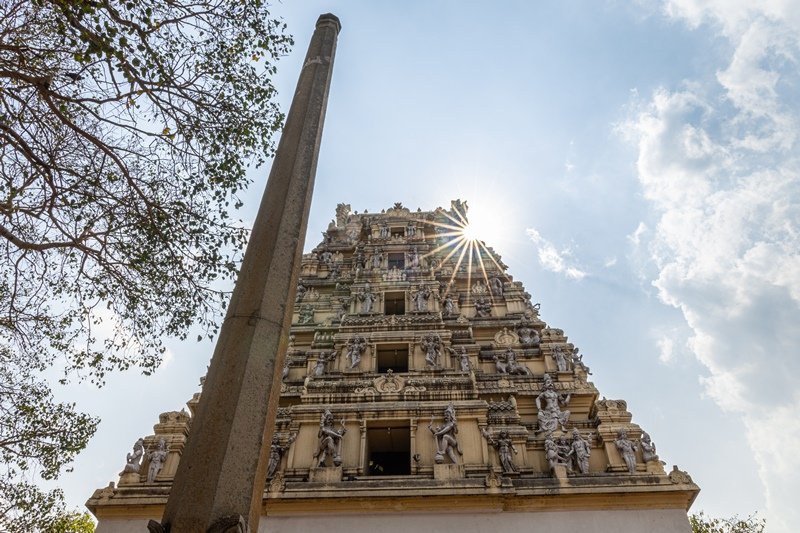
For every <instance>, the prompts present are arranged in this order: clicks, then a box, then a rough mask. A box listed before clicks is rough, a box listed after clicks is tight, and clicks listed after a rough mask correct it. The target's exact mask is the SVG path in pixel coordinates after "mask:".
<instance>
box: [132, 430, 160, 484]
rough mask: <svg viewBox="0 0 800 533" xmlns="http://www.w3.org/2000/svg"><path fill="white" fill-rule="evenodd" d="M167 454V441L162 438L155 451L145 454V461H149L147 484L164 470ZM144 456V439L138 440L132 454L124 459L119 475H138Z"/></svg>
mask: <svg viewBox="0 0 800 533" xmlns="http://www.w3.org/2000/svg"><path fill="white" fill-rule="evenodd" d="M167 454H168V452H167V441H166V439H164V438H163V437H162V438H161V439H159V440H158V444H157V445H156V449H155V450H153V451H152V452H150V453H149V454H147V459H148V460H149V461H150V466H149V467H148V469H147V482H148V483H153V482H154V481H155V479H156V476H157V475H158V473H159V472H161V469H162V468H164V463H165V462H166V460H167ZM144 456H145V453H144V439H139V440H137V441H136V443H135V444H134V445H133V453H129V454H128V455H127V456H126V457H125V467H124V468H123V469H122V472H120V475H122V474H128V473H134V474H138V473H139V471H140V470H141V469H142V459H143V458H144Z"/></svg>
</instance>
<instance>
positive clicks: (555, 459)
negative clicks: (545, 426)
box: [544, 431, 569, 471]
mask: <svg viewBox="0 0 800 533" xmlns="http://www.w3.org/2000/svg"><path fill="white" fill-rule="evenodd" d="M544 456H545V459H547V464H548V466H549V467H550V470H551V471H553V470H555V469H556V467H557V466H558V465H567V464H568V463H569V459H568V458H567V457H566V455H564V454H563V453H562V450H561V449H559V446H558V443H557V442H556V440H554V439H553V434H552V433H551V432H549V431H548V432H547V435H546V436H545V439H544Z"/></svg>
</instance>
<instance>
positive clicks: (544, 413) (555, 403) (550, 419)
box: [536, 374, 572, 432]
mask: <svg viewBox="0 0 800 533" xmlns="http://www.w3.org/2000/svg"><path fill="white" fill-rule="evenodd" d="M542 388H543V390H542V392H541V393H540V394H539V396H537V397H536V409H538V411H539V431H545V432H550V431H554V430H556V429H558V426H559V425H560V426H561V429H562V430H563V431H566V430H567V427H566V425H567V422H568V421H569V415H570V412H569V411H567V410H564V411H562V410H561V409H560V407H559V405H563V406H566V405H567V404H568V403H569V400H570V398H571V397H572V395H571V394H567V395H566V396H564V395H562V394H559V393H558V392H556V390H555V385H553V379H552V378H551V377H550V375H549V374H545V375H544V384H543V385H542Z"/></svg>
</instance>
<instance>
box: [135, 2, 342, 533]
mask: <svg viewBox="0 0 800 533" xmlns="http://www.w3.org/2000/svg"><path fill="white" fill-rule="evenodd" d="M339 29H340V24H339V20H338V19H337V18H336V17H335V16H333V15H322V16H321V17H320V18H319V20H318V21H317V27H316V30H315V31H314V35H313V37H312V38H311V43H310V44H309V48H308V53H307V55H306V60H305V63H304V65H303V69H302V71H301V73H300V78H299V80H298V82H297V89H296V91H295V94H294V99H293V101H292V106H291V108H290V110H289V114H288V118H287V120H286V126H285V127H284V130H283V134H282V136H281V140H280V143H279V145H278V150H277V153H276V156H275V160H274V162H273V164H272V169H271V171H270V175H269V180H268V182H267V186H266V190H265V192H264V196H263V198H262V201H261V206H260V208H259V211H258V215H257V217H256V221H255V224H254V227H253V232H252V234H251V237H250V241H249V244H248V246H247V251H246V253H245V256H244V260H243V262H242V268H241V272H240V273H239V278H238V280H237V283H236V288H235V289H234V292H233V296H232V298H231V303H230V306H229V308H228V312H227V315H226V317H225V321H224V322H223V325H222V329H221V330H220V334H219V340H218V341H217V345H216V348H215V350H214V356H213V358H212V360H211V367H210V368H209V372H208V376H207V377H206V381H205V385H204V389H203V394H202V396H201V399H200V404H199V406H198V409H197V415H196V416H195V418H194V419H193V420H192V427H191V432H190V434H189V439H188V442H187V444H186V448H185V450H184V453H183V456H182V457H181V461H180V465H179V467H178V471H177V473H176V476H175V481H174V483H173V485H172V490H171V492H170V498H169V501H168V503H167V506H166V509H165V511H164V517H163V520H162V524H164V525H169V527H170V533H183V532H190V533H197V532H200V531H206V530H207V529H208V527H209V526H210V525H211V524H213V523H214V522H215V521H217V520H218V519H219V518H222V517H227V516H236V515H238V516H243V517H245V518H246V519H247V521H248V525H249V528H250V530H251V531H255V529H256V527H257V524H258V521H259V516H260V514H261V502H262V493H263V489H264V484H265V480H266V471H267V465H268V453H269V442H270V440H271V434H272V431H273V428H274V424H275V412H276V409H277V400H278V396H279V394H278V392H279V390H280V378H281V372H280V370H281V369H282V366H283V360H284V357H285V353H286V345H287V339H288V331H289V326H290V324H291V310H292V306H293V304H294V293H295V288H296V286H297V278H298V272H299V265H300V258H301V255H302V251H303V242H304V239H305V233H306V224H307V220H308V211H309V209H310V206H311V195H312V192H313V187H314V175H315V173H316V167H317V157H318V153H319V146H320V140H321V137H322V126H323V122H324V117H325V108H326V105H327V100H328V92H329V89H330V81H331V73H332V69H333V59H334V54H335V51H336V40H337V36H338V33H339ZM276 368H277V369H278V371H277V372H276V371H275V370H276ZM140 531H141V530H140Z"/></svg>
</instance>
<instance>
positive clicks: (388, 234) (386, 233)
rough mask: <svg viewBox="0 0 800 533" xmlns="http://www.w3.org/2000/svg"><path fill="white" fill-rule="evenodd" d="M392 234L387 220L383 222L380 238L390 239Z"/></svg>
mask: <svg viewBox="0 0 800 533" xmlns="http://www.w3.org/2000/svg"><path fill="white" fill-rule="evenodd" d="M391 236H392V233H391V231H390V230H389V226H387V225H386V222H381V228H380V238H381V239H388V238H389V237H391Z"/></svg>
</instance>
